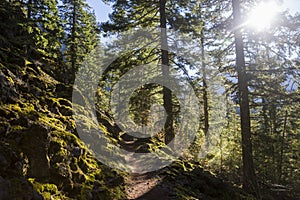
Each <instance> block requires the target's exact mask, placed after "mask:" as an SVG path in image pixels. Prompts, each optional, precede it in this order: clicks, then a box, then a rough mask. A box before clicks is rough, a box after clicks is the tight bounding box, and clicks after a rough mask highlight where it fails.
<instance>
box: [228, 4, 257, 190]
mask: <svg viewBox="0 0 300 200" xmlns="http://www.w3.org/2000/svg"><path fill="white" fill-rule="evenodd" d="M232 7H233V17H234V22H235V23H234V24H235V29H234V38H235V50H236V71H237V74H238V92H239V105H240V117H241V132H242V158H243V189H244V190H245V191H247V192H249V193H252V194H255V195H257V196H258V195H259V193H258V186H257V182H256V176H255V172H254V164H253V155H252V143H251V124H250V107H249V97H248V95H249V94H248V83H247V76H246V72H245V55H244V43H243V36H242V32H241V30H240V28H239V25H240V24H241V22H240V19H241V13H240V4H239V0H232Z"/></svg>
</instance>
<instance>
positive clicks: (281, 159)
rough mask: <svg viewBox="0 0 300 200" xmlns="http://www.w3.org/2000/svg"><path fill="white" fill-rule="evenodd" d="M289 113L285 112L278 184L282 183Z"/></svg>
mask: <svg viewBox="0 0 300 200" xmlns="http://www.w3.org/2000/svg"><path fill="white" fill-rule="evenodd" d="M287 117H288V111H285V116H284V122H283V130H282V136H281V141H280V142H281V145H280V157H279V164H278V183H279V184H280V183H281V180H282V165H283V153H284V139H285V133H286V124H287Z"/></svg>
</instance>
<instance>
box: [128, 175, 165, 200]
mask: <svg viewBox="0 0 300 200" xmlns="http://www.w3.org/2000/svg"><path fill="white" fill-rule="evenodd" d="M162 180H163V177H161V176H159V175H158V174H157V173H154V172H151V173H147V174H131V175H129V176H128V177H127V178H126V180H125V181H126V193H127V198H128V199H143V200H158V199H170V197H169V189H168V188H167V187H166V186H164V185H162V184H161V183H162Z"/></svg>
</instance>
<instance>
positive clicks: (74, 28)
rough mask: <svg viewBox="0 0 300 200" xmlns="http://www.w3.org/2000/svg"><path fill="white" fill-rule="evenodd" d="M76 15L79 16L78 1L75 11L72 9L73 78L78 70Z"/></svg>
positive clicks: (74, 4) (74, 7) (74, 5)
mask: <svg viewBox="0 0 300 200" xmlns="http://www.w3.org/2000/svg"><path fill="white" fill-rule="evenodd" d="M76 16H77V2H76V1H74V2H73V11H72V29H71V41H72V44H71V48H70V49H71V52H70V53H71V73H72V76H71V78H72V79H73V73H75V72H74V71H75V70H76V37H75V34H76Z"/></svg>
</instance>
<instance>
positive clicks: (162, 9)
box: [159, 0, 175, 144]
mask: <svg viewBox="0 0 300 200" xmlns="http://www.w3.org/2000/svg"><path fill="white" fill-rule="evenodd" d="M159 13H160V28H161V62H162V74H163V76H164V77H168V76H169V75H170V69H169V53H168V50H167V49H168V39H167V29H166V28H167V19H166V0H160V1H159ZM163 101H164V108H165V110H166V113H167V119H166V123H165V127H164V128H165V144H168V143H170V142H171V141H172V139H173V138H174V136H175V134H174V127H173V103H172V93H171V90H169V89H168V88H166V87H163Z"/></svg>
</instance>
